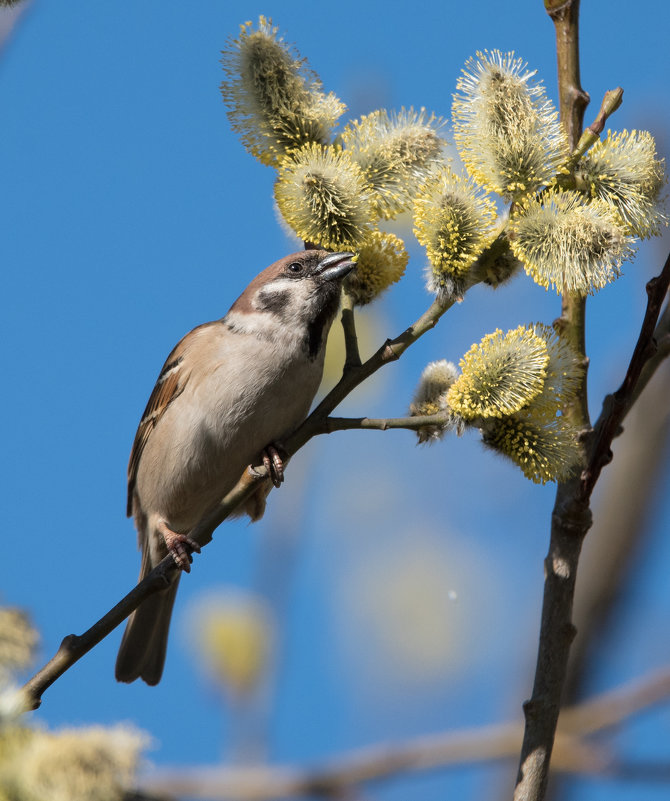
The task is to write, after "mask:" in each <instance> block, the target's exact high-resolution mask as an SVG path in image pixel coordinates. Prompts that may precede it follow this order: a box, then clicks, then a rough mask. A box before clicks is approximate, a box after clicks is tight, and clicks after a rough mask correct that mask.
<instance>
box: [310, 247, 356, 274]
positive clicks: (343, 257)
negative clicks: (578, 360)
mask: <svg viewBox="0 0 670 801" xmlns="http://www.w3.org/2000/svg"><path fill="white" fill-rule="evenodd" d="M353 258H354V254H353V253H329V254H328V255H327V256H326V257H325V259H321V261H320V262H319V266H318V267H317V274H318V275H319V276H321V278H323V280H324V281H335V280H337V279H338V278H344V276H345V275H348V274H349V273H350V272H351V271H352V270H353V269H354V267H355V266H356V263H355V262H354V261H353Z"/></svg>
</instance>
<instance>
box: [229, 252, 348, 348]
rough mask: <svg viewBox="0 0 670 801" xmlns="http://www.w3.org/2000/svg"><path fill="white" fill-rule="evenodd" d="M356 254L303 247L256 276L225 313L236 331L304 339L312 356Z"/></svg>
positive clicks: (325, 333)
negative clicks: (305, 248) (252, 331)
mask: <svg viewBox="0 0 670 801" xmlns="http://www.w3.org/2000/svg"><path fill="white" fill-rule="evenodd" d="M354 267H355V263H354V261H353V253H328V252H327V251H325V250H303V251H300V252H298V253H292V254H290V255H289V256H285V257H284V258H283V259H279V261H276V262H274V264H271V265H270V266H269V267H267V268H266V269H265V270H263V272H262V273H260V274H259V275H257V276H256V278H254V279H253V281H252V282H251V283H250V284H249V286H248V287H247V288H246V289H245V290H244V292H243V293H242V294H241V295H240V297H239V298H238V299H237V300H236V301H235V303H234V304H233V306H232V307H231V309H230V311H229V312H228V314H227V315H226V321H227V322H228V324H229V325H231V327H233V330H245V331H250V330H255V332H256V333H258V335H259V336H263V335H267V336H268V337H269V338H276V337H279V336H281V337H285V336H287V335H288V336H289V337H290V338H293V337H296V338H299V339H301V340H303V341H304V342H305V344H306V346H307V348H308V351H309V353H310V355H311V356H315V355H316V354H317V353H318V352H319V351H320V350H321V349H322V347H323V345H324V343H325V338H326V335H327V334H328V330H329V328H330V325H331V323H332V322H333V318H334V317H335V314H336V312H337V308H338V305H339V302H340V294H341V285H342V280H343V279H344V278H345V276H347V275H348V274H349V273H350V272H351V270H353V269H354Z"/></svg>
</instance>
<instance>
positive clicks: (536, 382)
mask: <svg viewBox="0 0 670 801" xmlns="http://www.w3.org/2000/svg"><path fill="white" fill-rule="evenodd" d="M548 364H549V352H548V349H547V345H546V342H545V341H544V339H543V338H542V337H540V336H538V335H537V334H536V333H535V332H534V331H533V330H532V329H531V328H527V327H526V326H522V325H521V326H519V327H518V328H516V329H514V330H512V331H508V332H507V333H506V334H503V332H502V331H501V330H500V329H496V330H495V331H494V332H493V333H492V334H487V335H486V336H485V337H484V338H483V339H482V341H481V342H480V343H479V344H475V345H473V346H472V347H471V348H470V350H469V351H468V352H467V353H466V354H465V355H464V356H463V358H462V359H461V361H460V364H459V366H460V368H461V375H460V376H459V377H458V379H457V380H456V381H455V382H454V383H453V384H452V386H451V388H450V389H449V391H448V392H447V402H448V404H449V406H450V407H451V408H452V409H453V411H454V412H455V413H456V414H458V415H460V416H461V417H463V418H464V419H465V420H472V419H475V418H487V417H503V416H506V415H511V414H514V413H515V412H518V411H519V410H520V409H523V407H524V406H526V405H527V404H529V403H530V402H531V401H532V400H533V398H535V397H536V396H537V395H539V394H540V392H541V391H542V387H543V386H544V381H545V378H546V368H547V366H548Z"/></svg>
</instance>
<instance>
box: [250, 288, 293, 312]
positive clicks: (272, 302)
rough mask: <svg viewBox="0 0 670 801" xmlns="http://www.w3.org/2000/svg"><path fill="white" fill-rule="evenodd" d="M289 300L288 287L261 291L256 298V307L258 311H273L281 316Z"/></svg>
mask: <svg viewBox="0 0 670 801" xmlns="http://www.w3.org/2000/svg"><path fill="white" fill-rule="evenodd" d="M290 300H291V299H290V290H288V289H286V290H279V291H274V292H268V291H265V292H264V291H261V292H259V293H258V297H257V299H256V307H257V308H258V309H259V310H260V311H269V312H273V313H274V314H276V315H278V316H279V317H282V316H283V313H284V311H285V310H286V308H287V306H288V305H289V303H290Z"/></svg>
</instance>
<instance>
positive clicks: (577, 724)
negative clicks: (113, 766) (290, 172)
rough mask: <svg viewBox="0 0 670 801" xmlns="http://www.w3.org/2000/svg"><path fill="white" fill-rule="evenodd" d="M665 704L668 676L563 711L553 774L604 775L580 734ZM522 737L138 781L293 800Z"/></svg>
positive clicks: (448, 739) (466, 735)
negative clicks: (313, 764) (322, 762)
mask: <svg viewBox="0 0 670 801" xmlns="http://www.w3.org/2000/svg"><path fill="white" fill-rule="evenodd" d="M668 697H670V669H667V668H666V669H665V670H662V671H658V672H655V673H652V674H650V675H648V676H645V677H643V678H641V679H638V680H636V681H633V682H630V683H629V684H626V685H624V686H622V687H619V688H617V689H616V690H613V691H611V692H607V693H604V694H602V695H600V696H597V697H595V698H593V699H590V700H588V701H586V702H584V703H581V704H578V705H576V706H575V707H572V708H570V709H566V710H565V711H564V712H563V715H562V718H561V726H560V729H559V731H558V733H557V736H556V753H555V760H554V767H555V768H556V769H557V770H560V771H565V772H568V773H589V774H591V773H596V774H598V773H602V772H609V771H610V770H611V769H616V766H617V764H618V763H617V762H616V761H615V760H614V758H613V756H612V755H611V754H609V753H608V752H607V751H606V750H605V749H604V748H603V747H601V746H594V745H593V744H591V743H589V742H587V741H585V740H584V739H583V738H584V737H585V736H586V735H589V734H593V733H595V732H602V731H605V730H607V729H610V728H613V727H616V726H618V725H620V724H621V723H622V722H623V721H625V720H628V719H630V718H631V717H632V716H633V715H635V714H638V713H639V712H641V711H643V710H645V709H648V708H649V707H651V706H653V705H654V704H657V703H659V702H660V701H662V700H664V699H667V698H668ZM521 737H522V725H521V723H520V722H511V723H503V724H497V725H490V726H480V727H477V728H472V729H464V730H460V731H454V732H448V733H444V734H438V735H432V736H424V737H419V738H416V739H414V740H411V741H409V742H405V743H398V744H394V745H389V744H383V745H376V746H371V747H368V748H364V749H361V750H359V751H354V752H351V753H349V754H344V755H342V756H340V757H338V758H337V759H335V760H333V761H331V762H330V763H329V764H327V765H325V766H321V767H318V766H317V767H312V768H310V767H300V766H290V765H284V766H274V767H268V766H266V765H261V766H250V767H245V768H235V767H232V768H231V767H220V766H216V767H204V768H203V767H198V768H183V769H180V768H172V769H168V770H161V771H160V773H158V774H157V775H154V776H153V777H147V778H146V779H145V780H144V781H143V782H142V789H143V790H145V791H147V792H150V793H152V794H156V793H158V794H166V795H169V796H172V797H178V796H187V797H189V798H199V799H209V800H210V801H223V800H224V799H226V800H227V801H269V799H273V798H286V797H296V796H311V795H319V796H329V797H332V796H334V795H336V794H338V793H343V792H347V791H351V790H352V789H354V788H355V787H356V786H358V785H360V784H363V783H366V782H370V781H375V780H380V779H388V778H391V777H394V776H397V775H399V774H403V775H406V774H408V773H415V772H420V771H425V770H434V769H436V768H447V767H450V766H455V765H459V766H460V765H464V764H472V763H479V762H490V761H493V760H501V759H510V758H513V757H514V756H515V754H516V753H517V751H518V748H519V743H520V742H521Z"/></svg>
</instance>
